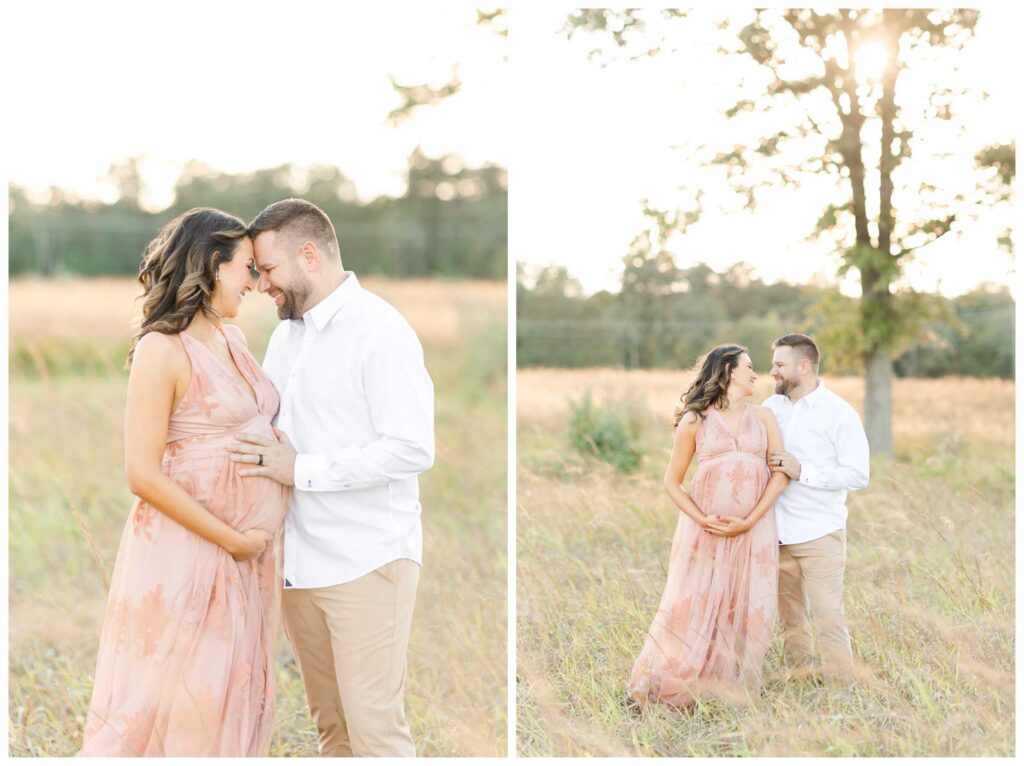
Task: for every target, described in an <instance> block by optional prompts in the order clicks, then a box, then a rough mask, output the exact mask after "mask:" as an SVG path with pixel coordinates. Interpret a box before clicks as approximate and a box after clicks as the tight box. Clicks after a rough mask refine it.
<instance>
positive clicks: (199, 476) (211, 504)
mask: <svg viewBox="0 0 1024 766" xmlns="http://www.w3.org/2000/svg"><path fill="white" fill-rule="evenodd" d="M267 430H269V426H268V429H267ZM249 432H250V433H258V432H257V431H256V429H251V430H250V431H249ZM259 435H266V434H259ZM271 435H272V434H271ZM234 443H235V440H234V435H233V434H231V435H230V438H224V439H217V440H216V441H215V442H213V443H211V440H206V441H204V442H203V443H202V444H195V445H191V448H189V447H186V448H185V449H182V450H180V451H179V452H178V454H177V455H175V456H174V458H173V459H172V460H171V461H169V462H168V464H167V466H166V468H167V471H168V475H169V476H170V477H171V479H172V480H174V481H175V482H176V483H177V484H178V485H179V486H181V487H182V488H183V489H185V491H186V492H188V493H189V494H190V495H191V496H192V497H194V498H195V499H196V501H197V502H198V503H199V504H200V505H202V506H203V507H204V508H206V509H207V510H208V511H210V513H212V514H213V515H214V516H216V517H217V518H219V519H221V520H223V521H224V522H226V523H228V524H230V525H231V526H233V527H235V528H238V529H249V528H252V527H259V528H261V529H266V530H267V531H274V530H276V529H277V528H278V527H279V526H280V525H281V524H282V522H283V521H284V515H285V513H286V512H287V510H288V500H289V498H290V496H291V495H290V488H289V487H284V486H282V485H281V484H279V483H278V482H276V481H274V480H273V479H270V478H267V477H264V476H239V475H238V471H239V470H240V468H241V466H240V464H238V463H235V462H234V461H232V460H231V457H230V455H231V453H229V452H228V451H227V447H228V446H230V445H232V444H234Z"/></svg>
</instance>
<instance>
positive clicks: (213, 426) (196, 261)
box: [79, 208, 288, 756]
mask: <svg viewBox="0 0 1024 766" xmlns="http://www.w3.org/2000/svg"><path fill="white" fill-rule="evenodd" d="M252 268H253V250H252V242H251V241H250V239H249V237H248V234H247V231H246V226H245V224H244V223H242V221H240V220H239V219H237V218H235V217H234V216H231V215H228V214H226V213H222V212H220V211H218V210H211V209H206V208H197V209H193V210H189V211H188V212H187V213H183V214H182V215H180V216H179V217H178V218H176V219H174V220H173V221H171V222H170V223H169V224H167V226H166V227H164V229H163V230H162V231H161V232H160V234H159V235H158V236H157V238H156V239H154V240H153V242H151V243H150V245H149V247H148V248H147V249H146V252H145V254H144V256H143V260H142V265H141V268H140V270H139V281H140V282H141V283H142V286H143V289H144V293H143V297H142V299H143V321H142V327H141V330H140V332H139V334H138V335H136V336H135V338H134V340H133V342H132V350H131V352H130V353H129V357H128V361H129V364H130V366H131V374H130V376H129V381H128V401H127V408H126V413H125V454H126V459H125V462H126V473H127V478H128V484H129V486H130V488H131V490H132V492H133V493H134V494H135V495H136V500H135V503H134V505H133V506H132V509H131V513H130V515H129V517H128V522H127V524H126V525H125V528H124V532H123V534H122V536H121V544H120V548H119V549H118V553H117V563H116V564H115V567H114V575H113V580H112V582H111V586H110V595H109V599H108V602H107V610H106V616H105V620H104V625H103V633H102V636H101V639H100V648H99V658H98V661H97V664H96V681H95V685H94V688H93V695H92V702H91V704H90V707H89V715H88V718H87V720H86V723H85V736H84V744H83V746H82V749H81V751H80V752H79V755H89V756H98V755H104V756H172V755H180V756H257V755H267V753H268V750H269V745H270V735H271V732H272V727H273V719H274V651H273V641H274V636H275V634H276V631H277V615H278V593H279V588H280V586H279V576H278V548H279V546H278V541H279V539H280V528H281V524H282V520H283V518H284V514H285V512H286V510H287V498H288V495H287V490H286V488H284V487H282V486H281V485H280V484H278V483H277V482H275V481H272V480H271V479H262V478H261V479H253V478H247V479H242V478H240V477H239V476H238V475H237V467H236V466H235V464H234V463H232V462H231V461H230V459H229V455H230V453H229V452H228V450H227V448H228V446H233V445H234V442H235V434H236V433H238V432H241V431H244V432H246V433H254V434H260V435H264V436H269V437H271V438H273V437H274V430H273V427H272V426H271V418H272V417H273V416H274V415H275V414H276V412H277V408H278V404H279V398H278V394H277V391H276V390H275V389H274V387H273V385H272V384H271V383H270V381H269V379H268V378H267V377H266V376H265V375H264V374H263V371H262V370H261V369H260V366H259V364H257V362H256V360H255V359H254V358H253V357H252V355H251V354H250V353H249V351H248V349H247V348H246V345H245V339H244V337H243V336H242V334H241V332H240V331H239V330H237V329H236V328H234V327H232V326H230V325H222V324H221V319H222V318H230V317H234V316H236V315H237V314H238V308H239V305H240V304H241V301H242V299H243V297H244V295H245V294H246V293H248V292H250V291H251V290H252V289H253V287H254V281H253V277H252V272H251V270H252Z"/></svg>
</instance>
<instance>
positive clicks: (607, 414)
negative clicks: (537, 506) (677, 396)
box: [569, 389, 646, 473]
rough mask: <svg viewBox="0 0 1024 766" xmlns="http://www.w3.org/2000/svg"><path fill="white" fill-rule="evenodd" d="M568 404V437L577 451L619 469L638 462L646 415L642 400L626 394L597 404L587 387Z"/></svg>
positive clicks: (641, 454) (640, 456)
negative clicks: (577, 398) (578, 396)
mask: <svg viewBox="0 0 1024 766" xmlns="http://www.w3.org/2000/svg"><path fill="white" fill-rule="evenodd" d="M569 406H570V410H571V412H570V415H569V441H570V443H571V444H572V446H573V447H574V448H575V449H576V451H577V452H579V453H580V454H581V455H585V456H588V457H593V458H597V459H598V460H602V461H604V462H605V463H608V464H609V465H610V466H612V467H613V468H615V469H616V470H618V471H622V472H623V473H629V472H630V471H632V470H633V469H635V468H636V467H637V466H638V465H639V464H640V460H641V458H642V457H643V454H644V447H643V437H644V417H645V415H646V412H645V410H644V405H643V402H642V401H640V400H639V399H637V398H636V397H628V396H627V397H620V398H618V399H614V400H611V399H609V400H606V401H603V402H601V403H600V404H598V403H597V402H595V401H594V396H593V393H592V392H591V391H590V389H587V390H586V391H584V392H583V395H582V396H581V397H580V399H579V400H577V401H573V402H570V405H569Z"/></svg>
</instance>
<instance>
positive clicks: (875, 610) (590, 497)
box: [516, 353, 1015, 756]
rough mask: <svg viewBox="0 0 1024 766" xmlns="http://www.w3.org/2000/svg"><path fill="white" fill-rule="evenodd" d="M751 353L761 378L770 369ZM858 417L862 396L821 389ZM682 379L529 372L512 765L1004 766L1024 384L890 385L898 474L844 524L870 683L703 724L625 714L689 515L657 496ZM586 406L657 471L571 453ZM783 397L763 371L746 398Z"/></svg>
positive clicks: (796, 696)
mask: <svg viewBox="0 0 1024 766" xmlns="http://www.w3.org/2000/svg"><path fill="white" fill-rule="evenodd" d="M756 356H757V355H756V353H755V366H757V361H758V360H757V359H756ZM825 381H826V384H827V385H828V386H829V387H830V388H831V389H832V390H834V391H835V392H836V393H838V394H839V395H840V396H842V397H843V398H845V399H846V400H847V401H849V402H850V403H851V404H853V405H854V406H855V407H857V408H858V410H860V411H861V412H862V414H863V410H862V404H863V393H864V392H863V382H862V380H860V379H855V378H830V377H828V376H826V377H825ZM687 382H688V375H687V373H677V372H671V371H636V372H623V371H618V370H604V369H590V370H545V369H528V370H521V371H519V372H518V374H517V384H516V385H517V410H518V426H517V450H518V455H517V463H518V468H517V473H518V475H517V509H516V513H517V522H516V528H517V536H518V539H517V586H516V587H517V612H518V613H517V623H518V635H517V684H518V688H517V700H518V702H517V732H518V733H517V740H518V741H517V752H518V753H519V754H520V755H523V756H540V755H556V756H570V755H571V756H606V755H626V756H628V755H638V756H655V755H661V756H667V755H695V756H739V755H757V756H1011V755H1012V754H1013V753H1014V691H1015V689H1014V642H1015V637H1014V564H1013V555H1014V460H1013V454H1014V384H1013V382H1012V381H1003V380H973V379H938V380H896V381H895V382H894V394H893V399H894V416H893V420H894V435H895V442H896V455H895V460H894V461H893V462H892V463H891V464H890V465H884V464H882V463H881V462H879V461H877V460H876V461H875V462H874V463H873V465H872V476H871V483H870V485H869V486H868V487H867V488H866V489H864V490H862V491H860V492H851V493H850V495H849V500H848V506H849V509H850V516H849V521H848V564H847V569H846V589H845V592H846V608H847V613H848V619H849V626H850V632H851V636H852V641H853V648H854V654H855V657H856V658H857V661H858V675H859V680H858V681H857V683H856V685H855V686H854V687H853V688H851V689H846V690H843V689H837V688H835V687H833V686H830V685H824V686H818V685H815V684H813V683H811V682H809V681H789V682H787V681H785V680H784V679H783V674H782V665H781V640H780V638H779V636H778V635H776V637H775V639H774V640H773V643H772V646H771V648H770V650H769V653H768V657H767V660H766V663H767V674H766V677H767V683H766V688H765V692H764V695H763V697H762V699H761V701H760V702H759V703H757V704H755V705H753V706H752V707H751V708H749V709H736V708H729V707H726V706H724V705H721V704H719V703H707V704H703V705H701V706H699V707H698V708H697V709H696V710H694V711H693V712H689V713H686V712H679V711H675V710H672V709H670V708H665V707H659V708H655V709H653V710H651V711H649V712H647V713H645V714H643V715H641V714H639V713H637V712H635V710H633V709H631V708H630V706H629V705H627V704H626V700H625V689H626V684H627V682H628V677H629V672H630V668H631V667H632V663H633V660H634V659H635V657H636V654H637V653H638V652H639V650H640V647H641V645H642V643H643V638H644V634H645V631H646V630H647V627H648V625H649V623H650V620H651V618H652V617H653V615H654V612H655V610H656V608H657V602H658V599H659V598H660V596H661V592H662V588H663V587H664V584H665V577H666V570H665V567H666V564H667V560H668V554H669V548H670V545H671V540H672V533H673V530H674V527H675V523H676V514H677V513H678V511H677V510H676V509H675V508H674V506H673V505H672V503H671V501H670V500H669V499H668V497H667V496H666V495H665V493H664V490H663V489H662V486H661V480H662V474H663V472H664V468H665V465H666V463H667V461H668V457H669V453H670V450H671V444H672V420H671V418H672V411H673V408H674V407H675V405H676V403H677V402H678V398H679V394H680V392H681V390H683V389H684V388H685V386H686V384H687ZM587 389H590V390H591V391H592V392H593V395H594V397H595V399H596V400H597V401H598V402H599V403H603V404H604V405H605V406H609V407H615V408H619V409H622V410H631V411H633V412H636V413H639V414H638V417H639V418H640V420H641V422H643V424H644V428H643V433H644V436H643V446H644V454H645V456H644V459H643V461H642V462H641V465H640V467H639V469H638V470H637V471H635V472H634V473H632V474H620V473H617V472H616V471H615V470H614V469H613V468H611V467H610V466H608V465H607V464H605V463H599V462H595V461H593V460H589V459H585V458H583V457H581V456H580V455H578V454H577V453H575V452H574V450H573V449H572V447H571V446H569V439H568V436H567V432H566V430H567V421H568V416H569V412H570V401H572V400H579V399H580V397H581V396H582V394H583V392H584V391H585V390H587ZM771 392H772V381H771V379H770V378H769V377H768V376H767V374H764V373H762V375H761V380H760V381H759V383H758V390H757V391H756V392H755V396H754V397H753V400H754V401H756V402H760V401H762V400H763V399H764V398H766V397H767V396H768V395H769V394H770V393H771Z"/></svg>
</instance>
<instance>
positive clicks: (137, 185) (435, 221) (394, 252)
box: [9, 149, 508, 279]
mask: <svg viewBox="0 0 1024 766" xmlns="http://www.w3.org/2000/svg"><path fill="white" fill-rule="evenodd" d="M110 177H111V178H112V180H113V181H114V182H115V184H116V186H117V191H118V198H117V201H116V202H114V203H112V204H103V203H100V202H97V201H94V200H80V199H76V198H75V197H73V196H72V195H70V194H68V193H67V192H65V191H63V190H61V189H58V188H54V189H51V190H50V193H49V200H48V201H47V202H46V203H45V204H37V203H34V202H33V201H32V200H31V199H30V196H29V195H28V193H27V192H26V191H25V190H24V189H22V188H20V187H18V186H17V185H15V184H12V185H11V186H10V197H9V210H10V218H9V221H10V230H9V231H10V234H9V237H10V239H9V242H10V247H9V252H10V274H11V275H12V276H17V275H22V274H29V273H34V274H41V275H44V276H55V275H61V274H71V275H84V276H97V275H113V274H135V273H137V271H138V266H139V258H140V256H141V254H142V251H143V249H144V248H145V246H146V244H147V243H148V242H149V241H150V240H151V239H152V238H153V237H154V236H155V235H156V233H157V231H158V230H159V229H160V227H161V226H163V225H164V224H165V223H166V222H167V221H169V220H171V219H172V218H173V217H174V216H176V215H178V214H179V213H182V212H184V211H185V210H188V209H189V208H192V207H215V208H220V209H222V210H225V211H227V212H230V213H233V214H235V215H237V216H239V217H240V218H242V219H244V220H246V221H248V220H251V219H252V218H253V217H255V215H256V214H257V213H259V212H260V211H261V210H262V209H263V208H264V207H265V206H266V205H268V204H270V203H271V202H275V201H277V200H280V199H284V198H287V197H293V196H297V197H302V198H304V199H307V200H309V201H311V202H313V203H315V204H316V205H318V206H319V207H321V208H322V209H323V210H324V212H325V213H327V215H328V216H330V218H331V220H332V221H333V222H334V226H335V229H336V230H337V232H338V239H339V241H340V244H341V253H342V259H343V260H344V262H345V266H346V268H349V269H353V270H355V271H357V272H359V273H373V274H382V275H386V276H393V277H420V276H442V277H474V278H484V279H502V278H504V277H505V275H506V274H507V257H508V256H507V253H508V245H507V242H508V234H507V230H508V214H507V211H508V180H507V173H506V171H505V170H504V168H501V167H498V166H494V165H484V166H482V167H467V166H466V165H465V163H464V162H462V160H461V159H460V158H459V157H458V156H455V155H447V156H443V157H436V158H435V157H428V156H426V155H425V154H424V153H422V152H421V151H419V150H418V149H417V150H416V151H414V152H413V153H412V154H411V155H410V157H409V158H408V162H407V182H408V183H407V190H406V192H405V194H404V195H402V196H400V197H379V198H377V199H374V200H371V201H369V202H361V201H360V200H359V199H358V198H357V196H356V189H355V185H354V184H353V183H352V181H351V180H350V179H348V178H346V177H345V175H344V173H343V172H342V171H341V170H340V169H339V168H337V167H333V166H315V167H311V168H299V167H295V166H292V165H288V164H285V165H281V166H279V167H274V168H266V169H262V170H257V171H254V172H249V173H237V174H229V173H223V172H219V171H217V170H214V169H212V168H209V167H207V166H205V165H203V164H201V163H199V162H195V161H193V162H190V163H188V164H187V165H186V166H185V167H184V169H183V171H182V173H181V175H180V177H179V178H178V180H177V182H176V184H175V187H174V201H173V203H172V204H171V205H170V206H169V207H167V208H166V209H164V210H160V211H158V212H152V211H148V210H146V209H144V208H143V207H142V206H141V205H140V201H139V198H140V195H141V191H142V189H143V180H142V178H141V175H140V172H139V168H138V162H137V160H135V159H126V160H120V161H118V162H116V163H114V165H112V167H111V172H110Z"/></svg>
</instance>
